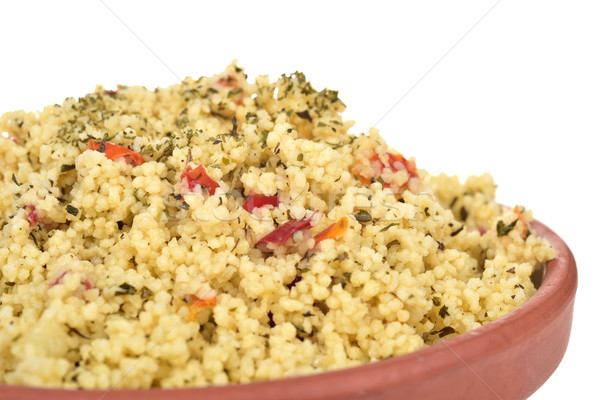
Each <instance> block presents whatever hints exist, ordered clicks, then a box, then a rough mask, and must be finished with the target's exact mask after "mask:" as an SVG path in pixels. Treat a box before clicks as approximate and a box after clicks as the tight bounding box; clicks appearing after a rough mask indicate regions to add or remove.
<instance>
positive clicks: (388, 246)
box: [386, 239, 400, 249]
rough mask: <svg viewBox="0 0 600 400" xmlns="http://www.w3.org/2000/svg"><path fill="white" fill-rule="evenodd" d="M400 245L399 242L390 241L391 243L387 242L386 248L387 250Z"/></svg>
mask: <svg viewBox="0 0 600 400" xmlns="http://www.w3.org/2000/svg"><path fill="white" fill-rule="evenodd" d="M398 244H400V242H399V241H398V240H397V239H396V240H392V241H391V242H389V243H388V244H387V245H386V247H387V248H388V249H389V248H390V247H392V246H395V245H398Z"/></svg>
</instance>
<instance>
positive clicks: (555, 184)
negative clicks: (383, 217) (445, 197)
mask: <svg viewBox="0 0 600 400" xmlns="http://www.w3.org/2000/svg"><path fill="white" fill-rule="evenodd" d="M111 10H112V11H111ZM483 16H485V17H484V18H483V19H481V18H482V17H483ZM599 17H600V9H599V7H598V3H597V2H595V1H576V0H572V1H515V0H501V1H500V2H497V0H493V1H489V0H486V1H483V0H477V1H453V2H448V1H427V2H415V1H410V2H396V3H391V2H390V3H384V2H377V1H368V2H361V3H354V2H343V3H342V2H325V1H317V2H314V1H302V2H289V3H283V2H281V3H278V2H248V3H241V2H240V3H237V2H219V3H218V4H217V2H210V3H208V2H207V3H201V2H197V4H196V3H191V2H180V1H170V2H168V5H167V2H162V3H158V2H149V1H145V2H142V1H136V2H117V1H114V0H106V2H105V3H102V2H101V1H87V2H75V1H72V2H64V1H51V2H25V1H23V2H18V3H17V2H15V4H9V3H8V2H4V1H3V2H1V3H0V52H1V53H0V112H5V111H11V110H15V109H21V108H24V109H27V110H32V111H34V110H39V109H41V108H42V107H43V106H44V105H46V104H54V103H60V102H62V100H63V99H64V98H65V97H67V96H81V95H83V94H85V93H88V92H91V91H93V90H94V86H95V84H96V83H103V84H104V85H105V86H106V88H114V87H115V85H116V84H117V83H122V84H129V85H133V84H141V85H145V86H147V87H150V88H153V87H155V86H165V85H170V84H173V83H176V82H177V81H178V78H183V77H185V76H186V75H191V76H193V77H198V76H200V75H207V74H208V75H211V74H214V73H217V72H219V71H221V70H222V69H223V68H224V67H225V66H226V65H227V64H228V63H229V62H230V61H231V60H232V59H233V58H238V59H239V62H240V65H241V66H244V67H246V72H247V73H248V74H249V76H250V77H251V78H253V77H255V76H256V75H257V74H269V75H270V76H271V78H276V77H277V76H279V75H280V74H282V73H290V72H293V71H296V70H299V71H303V72H305V73H306V75H307V77H308V78H309V79H311V81H312V82H313V85H314V86H315V87H316V88H322V87H323V86H328V87H330V88H332V89H336V90H340V96H341V98H342V100H343V101H344V102H345V103H346V104H347V106H348V109H347V113H346V118H347V119H353V120H356V121H357V124H356V125H355V128H354V129H353V131H354V132H360V131H364V130H366V129H367V128H368V127H369V126H372V125H375V124H377V127H378V128H380V129H381V132H382V135H383V136H384V137H385V138H386V139H387V140H388V141H389V142H390V143H391V144H392V145H393V146H394V147H396V148H397V149H398V150H400V151H401V152H402V153H404V154H405V155H407V156H414V157H416V159H417V165H418V166H419V167H421V168H425V169H429V170H430V171H431V172H440V171H446V172H448V173H451V174H454V173H456V174H458V175H459V176H460V177H461V178H463V179H464V178H465V177H466V176H467V175H468V174H472V173H481V172H484V171H488V172H490V173H492V174H493V175H494V177H495V179H496V182H497V184H498V185H499V189H498V200H499V201H500V202H502V203H505V204H508V205H514V204H523V205H525V206H526V207H528V208H531V209H533V210H534V215H535V216H536V217H537V218H538V219H539V220H541V221H543V222H545V223H546V224H547V225H549V226H550V227H552V228H553V229H554V230H555V231H556V232H558V233H559V234H560V235H561V236H562V237H563V238H564V239H565V240H566V241H567V243H568V244H569V245H570V247H571V249H572V250H573V253H574V254H575V257H576V259H577V262H578V267H579V276H580V283H579V290H578V295H577V301H576V308H575V320H574V326H573V332H572V336H571V342H570V345H569V348H568V350H567V353H566V355H565V358H564V360H563V362H562V364H561V365H560V367H559V368H558V370H557V371H556V372H555V373H554V375H553V376H552V377H551V378H550V379H549V380H548V382H547V383H546V384H545V385H544V386H543V387H542V388H541V389H540V390H539V391H538V392H537V393H536V394H534V395H533V396H532V397H531V399H534V400H539V399H565V398H586V399H589V398H598V397H597V396H599V395H598V392H599V390H598V389H597V387H598V386H597V379H598V378H597V372H598V370H599V369H598V358H599V356H600V354H599V351H598V346H597V344H596V343H597V335H598V331H599V328H600V326H599V324H598V312H599V310H600V308H599V305H600V302H599V299H600V296H599V294H598V289H597V285H598V282H599V278H600V276H599V273H598V270H599V269H600V265H599V264H600V263H599V262H598V257H597V256H596V254H597V253H596V250H597V249H598V247H599V246H598V244H599V243H600V236H599V235H598V226H600V219H599V218H598V211H597V210H598V193H599V190H598V180H599V179H598V175H599V174H600V168H599V166H598V158H599V157H600V155H599V154H598V146H597V144H596V141H595V140H594V141H593V139H596V138H597V136H598V133H599V131H600V122H599V110H600V107H599V106H600V78H599V74H600V46H599V39H600V23H599V20H600V18H599ZM478 21H479V22H478ZM465 34H466V36H465ZM395 104H396V106H395V107H394V108H393V109H392V110H391V111H390V109H391V108H392V107H393V106H394V105H395ZM388 111H389V113H388ZM386 113H387V114H386ZM384 115H385V118H383V119H381V118H382V117H383V116H384ZM506 400H508V399H506Z"/></svg>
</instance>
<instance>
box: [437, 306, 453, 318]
mask: <svg viewBox="0 0 600 400" xmlns="http://www.w3.org/2000/svg"><path fill="white" fill-rule="evenodd" d="M439 314H440V317H442V318H446V317H447V316H449V315H450V313H449V312H448V307H447V306H442V308H440V311H439Z"/></svg>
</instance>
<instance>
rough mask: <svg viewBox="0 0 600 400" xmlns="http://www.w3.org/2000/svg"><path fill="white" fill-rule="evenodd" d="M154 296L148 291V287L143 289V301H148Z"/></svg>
mask: <svg viewBox="0 0 600 400" xmlns="http://www.w3.org/2000/svg"><path fill="white" fill-rule="evenodd" d="M152 296H154V292H153V291H152V290H150V289H148V288H147V287H146V286H144V287H143V288H142V299H147V298H149V297H152Z"/></svg>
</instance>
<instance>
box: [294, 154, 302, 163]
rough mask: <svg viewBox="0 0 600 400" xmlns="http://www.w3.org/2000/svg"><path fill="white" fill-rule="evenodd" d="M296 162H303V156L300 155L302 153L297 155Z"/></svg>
mask: <svg viewBox="0 0 600 400" xmlns="http://www.w3.org/2000/svg"><path fill="white" fill-rule="evenodd" d="M296 160H298V161H300V162H302V160H304V154H302V153H299V154H298V157H296Z"/></svg>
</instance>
